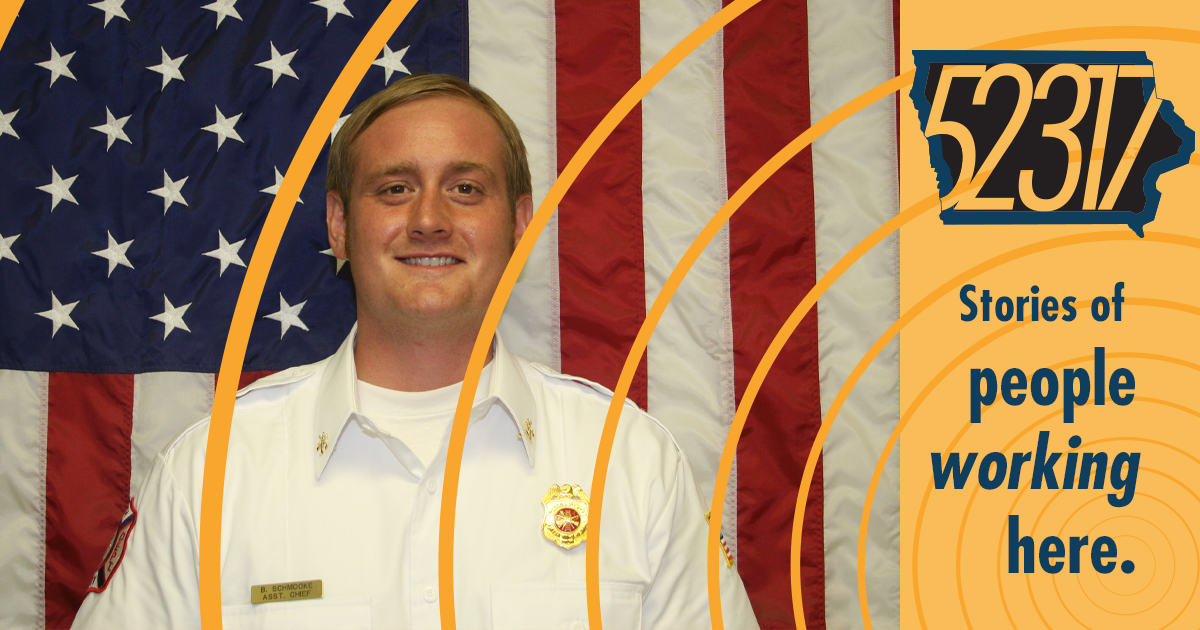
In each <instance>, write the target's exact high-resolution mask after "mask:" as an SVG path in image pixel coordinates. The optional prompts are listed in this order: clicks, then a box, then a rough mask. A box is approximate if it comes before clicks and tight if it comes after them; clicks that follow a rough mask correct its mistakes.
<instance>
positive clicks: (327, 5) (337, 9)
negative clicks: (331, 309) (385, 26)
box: [305, 0, 354, 330]
mask: <svg viewBox="0 0 1200 630" xmlns="http://www.w3.org/2000/svg"><path fill="white" fill-rule="evenodd" d="M313 4H315V5H317V6H319V7H321V8H322V9H325V26H329V23H330V22H332V21H333V16H335V15H345V16H349V17H354V14H352V13H350V10H349V9H347V8H346V0H314V2H313ZM305 330H308V329H307V328H306V329H305Z"/></svg>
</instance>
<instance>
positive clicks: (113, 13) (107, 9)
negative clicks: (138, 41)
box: [88, 0, 129, 26]
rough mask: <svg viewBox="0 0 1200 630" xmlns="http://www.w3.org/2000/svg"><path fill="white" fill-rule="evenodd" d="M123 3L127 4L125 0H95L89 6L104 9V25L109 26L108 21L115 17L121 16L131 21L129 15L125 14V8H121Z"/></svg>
mask: <svg viewBox="0 0 1200 630" xmlns="http://www.w3.org/2000/svg"><path fill="white" fill-rule="evenodd" d="M123 4H125V0H103V1H102V2H94V3H92V4H89V5H88V6H89V7H93V8H96V9H100V10H101V11H103V12H104V25H105V26H108V21H109V20H111V19H113V18H114V17H119V18H121V19H122V20H125V21H126V22H128V21H129V16H128V15H125V10H124V9H122V8H121V5H123Z"/></svg>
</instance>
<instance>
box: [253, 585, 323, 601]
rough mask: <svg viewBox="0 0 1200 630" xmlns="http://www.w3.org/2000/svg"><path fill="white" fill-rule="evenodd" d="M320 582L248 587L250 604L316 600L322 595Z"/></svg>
mask: <svg viewBox="0 0 1200 630" xmlns="http://www.w3.org/2000/svg"><path fill="white" fill-rule="evenodd" d="M323 590H324V589H323V588H322V586H321V580H305V581H303V582H283V583H280V584H255V585H254V586H251V587H250V603H251V604H267V603H270V602H291V601H296V600H298V599H317V598H319V597H321V595H322V594H323Z"/></svg>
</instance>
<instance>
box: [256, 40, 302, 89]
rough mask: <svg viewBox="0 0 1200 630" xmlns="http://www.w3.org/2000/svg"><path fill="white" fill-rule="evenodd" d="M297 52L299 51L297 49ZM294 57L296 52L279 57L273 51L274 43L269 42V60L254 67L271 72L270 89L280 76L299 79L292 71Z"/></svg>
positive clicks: (279, 55) (277, 53)
mask: <svg viewBox="0 0 1200 630" xmlns="http://www.w3.org/2000/svg"><path fill="white" fill-rule="evenodd" d="M297 50H299V49H297ZM295 56H296V50H293V51H292V52H290V53H288V54H286V55H281V54H279V51H278V50H275V42H271V60H270V61H263V62H261V63H256V64H254V65H256V66H258V67H259V68H266V69H267V70H270V71H271V87H275V82H276V81H278V80H279V77H280V75H284V74H286V75H288V76H289V77H292V78H293V79H299V78H300V77H298V76H296V73H295V72H293V71H292V57H295Z"/></svg>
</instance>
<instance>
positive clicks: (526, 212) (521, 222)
mask: <svg viewBox="0 0 1200 630" xmlns="http://www.w3.org/2000/svg"><path fill="white" fill-rule="evenodd" d="M514 218H515V220H516V223H515V226H514V230H513V247H514V248H515V247H516V246H517V243H519V242H520V241H521V237H522V236H524V235H525V229H526V228H528V227H529V222H530V221H533V197H531V196H529V195H521V196H520V197H519V198H517V208H516V213H515V217H514Z"/></svg>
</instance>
